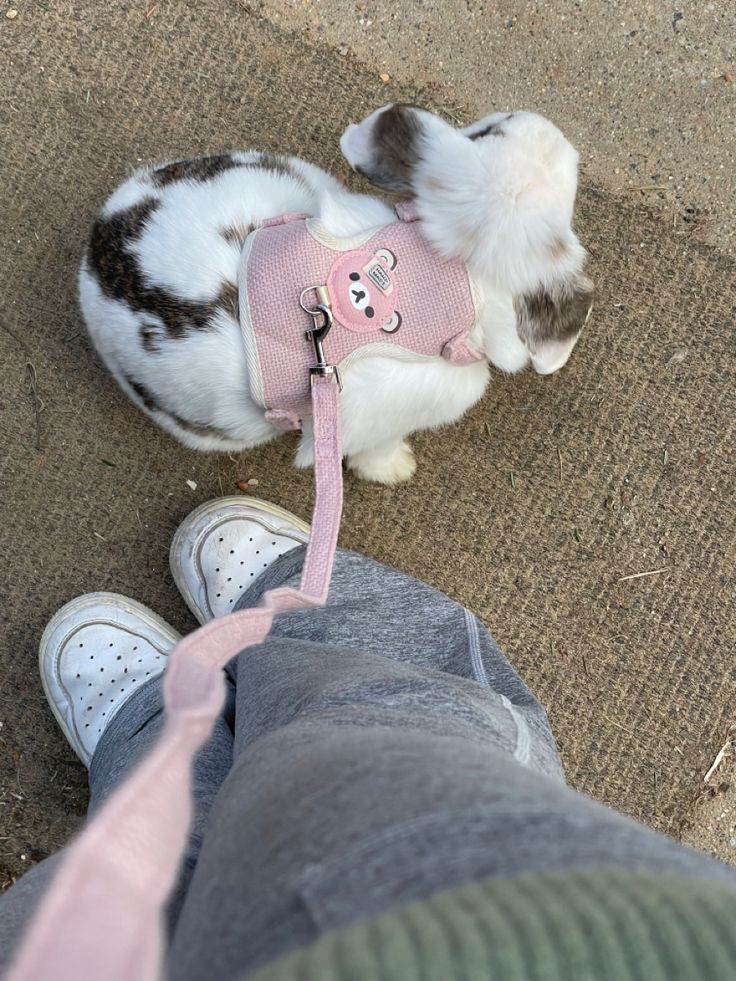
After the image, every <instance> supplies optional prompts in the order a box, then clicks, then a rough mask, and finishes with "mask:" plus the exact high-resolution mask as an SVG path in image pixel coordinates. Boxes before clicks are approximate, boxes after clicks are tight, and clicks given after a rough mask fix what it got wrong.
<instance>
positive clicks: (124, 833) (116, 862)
mask: <svg viewBox="0 0 736 981" xmlns="http://www.w3.org/2000/svg"><path fill="white" fill-rule="evenodd" d="M310 313H311V314H312V316H313V317H314V320H315V330H314V331H313V332H312V333H311V335H310V336H311V337H312V339H313V340H314V344H315V350H316V353H317V360H318V364H317V366H316V368H313V369H312V410H313V413H314V466H315V478H316V487H317V491H316V494H317V497H316V503H315V509H314V516H313V522H312V534H311V537H310V540H309V546H308V548H307V554H306V558H305V562H304V569H303V572H302V579H301V583H300V587H299V589H298V590H297V589H290V588H286V587H282V588H279V589H273V590H271V591H270V592H268V593H266V594H265V595H264V596H263V598H262V600H261V605H260V606H258V607H256V608H255V609H252V610H243V611H241V612H240V613H233V614H231V615H230V616H227V617H223V618H221V619H218V620H213V621H212V622H210V623H208V624H207V625H206V626H204V627H201V628H200V629H199V630H197V631H195V633H193V634H190V635H189V636H188V637H186V638H185V639H184V640H182V641H180V643H179V644H177V646H176V648H175V649H174V650H173V651H172V653H171V655H170V656H169V662H168V666H167V668H166V674H165V676H164V684H163V694H164V706H165V709H166V724H165V726H164V731H163V733H162V734H161V737H160V738H159V741H158V743H157V744H156V746H155V747H154V749H153V750H152V751H151V752H150V753H149V755H148V756H147V757H146V758H145V759H144V760H143V761H142V762H141V763H140V764H139V765H138V767H137V768H136V769H135V770H134V772H133V773H132V774H131V775H130V776H129V777H128V778H127V779H126V780H125V781H124V782H123V784H122V785H121V786H120V787H119V789H118V790H116V791H115V793H114V794H113V795H112V796H111V797H110V798H109V800H108V801H107V802H106V803H105V804H104V806H103V807H102V808H101V810H100V811H99V812H98V813H97V815H96V816H95V817H94V818H93V819H92V820H91V821H90V822H89V823H88V824H87V826H86V827H85V829H84V831H82V833H81V834H80V835H79V836H78V837H77V838H76V840H74V841H73V843H72V844H71V845H70V846H69V848H68V850H67V854H66V857H65V859H64V861H63V863H62V865H61V866H60V868H59V871H58V872H57V874H56V876H55V878H54V880H53V882H52V883H51V886H50V887H49V889H48V891H47V893H46V895H45V897H44V899H43V901H42V903H41V905H40V907H39V909H38V911H37V913H36V915H35V917H34V919H33V920H32V921H31V924H30V925H29V928H28V930H27V932H26V935H25V938H24V941H23V944H22V946H21V948H20V950H19V952H18V954H17V956H16V959H15V961H14V963H13V966H12V967H11V969H10V973H9V974H8V975H7V979H8V981H101V979H104V981H157V979H160V978H161V977H162V971H163V962H164V954H165V950H164V916H163V909H164V904H165V902H166V900H167V897H168V896H169V893H170V892H171V890H172V889H173V887H174V884H175V882H176V879H177V875H178V872H179V865H180V861H181V855H182V852H183V851H184V847H185V844H186V840H187V834H188V830H189V825H190V823H191V819H192V790H191V785H192V762H193V760H194V756H195V754H196V752H197V750H198V749H199V748H200V747H201V746H202V745H203V744H204V742H205V741H206V740H207V739H208V737H209V735H210V733H211V732H212V729H213V726H214V724H215V720H216V719H217V717H218V715H219V713H220V712H221V710H222V706H223V703H224V700H225V683H224V675H223V671H222V669H223V667H224V666H225V664H226V663H227V662H228V661H229V660H230V659H231V658H232V657H234V656H235V655H236V654H238V653H239V652H240V651H242V650H243V648H245V647H250V646H251V645H252V644H259V643H260V642H261V641H263V640H264V639H265V637H266V636H267V634H268V632H269V630H270V629H271V623H272V621H273V618H274V616H275V615H276V614H278V613H285V612H286V611H288V610H296V609H300V608H305V607H310V606H322V605H323V604H324V603H325V602H326V600H327V593H328V590H329V585H330V578H331V576H332V566H333V562H334V558H335V549H336V547H337V536H338V532H339V528H340V515H341V512H342V450H341V443H340V396H339V391H340V389H339V379H338V377H337V375H336V369H334V368H333V366H332V365H328V364H326V363H325V360H324V356H323V354H322V349H321V340H322V339H323V338H324V336H325V334H326V333H327V331H328V330H329V326H330V317H329V311H327V310H326V309H324V308H321V309H320V310H319V313H323V314H324V317H325V323H324V325H323V326H322V327H321V328H320V327H317V317H316V315H317V313H318V311H317V310H315V311H310ZM336 382H337V383H336Z"/></svg>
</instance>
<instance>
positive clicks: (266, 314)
mask: <svg viewBox="0 0 736 981" xmlns="http://www.w3.org/2000/svg"><path fill="white" fill-rule="evenodd" d="M310 286H314V287H323V288H324V290H326V300H327V302H328V305H329V307H330V309H331V312H332V316H333V325H332V328H331V330H330V332H329V334H328V336H327V337H326V339H325V342H324V349H325V355H326V358H327V361H328V362H329V363H330V364H336V365H338V367H339V368H340V371H341V374H342V376H343V378H346V376H347V375H348V374H349V369H350V366H351V365H352V364H354V363H355V362H356V360H358V359H359V358H362V357H365V356H366V355H370V354H381V355H382V356H388V357H395V358H402V359H406V358H410V359H412V360H417V359H421V358H436V357H440V356H442V357H444V358H446V359H447V360H449V361H451V362H453V363H454V364H470V363H471V362H474V361H481V360H483V359H484V355H483V354H482V353H481V352H479V351H476V350H474V349H473V347H472V345H471V344H470V343H469V341H468V336H469V334H470V331H471V329H472V328H473V325H474V322H475V304H474V302H473V295H472V292H471V289H470V283H469V280H468V274H467V271H466V269H465V267H464V266H463V265H462V264H461V263H459V262H445V261H444V260H442V259H441V258H439V257H438V256H437V255H436V254H435V253H434V252H433V251H432V249H431V247H430V246H429V244H428V243H427V242H426V241H425V239H424V238H423V237H422V235H421V232H420V225H419V223H418V222H414V221H407V220H401V221H396V222H393V223H392V224H390V225H385V226H383V227H382V228H378V229H372V230H371V231H369V232H367V233H365V234H363V235H362V236H356V237H354V238H351V239H345V238H335V237H334V236H331V235H330V234H329V233H328V232H327V231H326V230H325V229H323V228H322V227H321V226H320V224H319V222H318V221H317V220H316V219H312V218H307V219H305V218H304V216H302V215H285V216H283V217H281V218H275V219H272V220H271V221H268V222H266V223H265V224H264V225H263V226H262V227H260V228H258V229H256V230H255V231H254V232H252V233H251V235H250V236H249V237H248V239H247V240H246V243H245V247H244V249H243V258H242V263H241V268H240V277H239V287H240V289H239V293H240V321H241V327H242V331H243V340H244V343H245V350H246V355H247V358H248V372H249V378H250V387H251V395H252V396H253V399H254V401H256V402H257V403H258V404H259V405H262V406H263V407H264V408H265V409H266V410H268V415H269V417H270V418H271V419H273V420H274V421H276V422H277V423H279V424H281V425H283V426H284V428H297V427H298V423H299V420H300V419H302V418H303V417H304V416H305V415H308V414H309V412H310V411H311V410H310V401H309V366H310V364H312V363H313V360H312V357H313V350H312V348H311V345H309V344H305V343H304V330H305V329H306V327H305V314H304V311H303V310H302V309H301V307H300V305H299V296H300V294H301V292H302V290H304V289H306V288H308V287H310ZM324 290H323V294H322V295H324ZM313 302H316V301H313ZM306 326H307V327H308V326H309V324H308V318H307V320H306Z"/></svg>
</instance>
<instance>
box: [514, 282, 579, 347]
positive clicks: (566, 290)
mask: <svg viewBox="0 0 736 981" xmlns="http://www.w3.org/2000/svg"><path fill="white" fill-rule="evenodd" d="M592 303H593V284H592V282H591V281H590V280H589V279H588V277H587V276H584V275H582V274H578V275H577V276H576V277H574V278H573V279H569V280H565V281H563V282H561V283H556V284H555V285H554V286H553V287H551V289H549V290H541V289H540V290H537V292H535V293H528V294H526V295H525V296H520V297H516V298H515V299H514V309H515V310H516V330H517V332H518V334H519V337H520V338H521V339H522V341H524V343H525V344H526V345H527V346H528V347H529V349H530V350H532V351H534V350H535V349H536V347H537V345H539V344H544V343H545V342H546V341H553V340H554V341H563V340H566V339H568V338H570V337H575V336H576V335H577V334H579V333H580V331H581V330H582V328H583V324H584V323H585V318H586V317H587V316H588V311H589V310H590V308H591V305H592Z"/></svg>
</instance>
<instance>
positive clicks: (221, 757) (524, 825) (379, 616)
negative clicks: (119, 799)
mask: <svg viewBox="0 0 736 981" xmlns="http://www.w3.org/2000/svg"><path fill="white" fill-rule="evenodd" d="M303 555H304V553H303V550H302V549H297V550H295V551H294V552H290V553H288V554H287V555H285V556H283V557H282V558H281V559H279V560H278V561H277V562H276V563H275V564H274V565H273V566H272V567H271V568H270V569H269V570H268V571H267V572H266V573H265V574H264V575H263V576H262V577H261V578H260V579H259V580H258V581H257V582H256V583H255V584H254V585H253V587H252V588H251V589H250V590H249V591H248V592H247V593H246V594H245V595H244V596H243V598H242V600H241V601H240V604H239V605H240V606H241V607H247V606H252V605H254V604H255V603H256V602H257V601H258V599H259V597H260V595H261V594H262V593H263V592H264V591H265V590H266V589H269V588H271V587H272V586H275V585H281V584H288V585H297V583H298V577H299V571H300V568H301V564H302V561H303ZM228 679H229V696H228V701H227V704H226V708H225V711H224V712H223V715H222V717H221V719H220V720H219V722H218V725H217V727H216V729H215V732H214V734H213V737H212V739H211V740H210V742H209V743H208V744H207V746H205V747H204V749H203V750H202V752H201V753H200V755H199V757H198V759H197V763H196V767H195V793H196V805H197V811H196V820H195V824H194V828H193V830H192V834H191V838H190V841H189V846H188V851H187V856H186V861H185V865H184V870H183V872H182V876H181V882H180V885H179V888H178V890H177V892H176V895H175V896H174V897H173V899H172V903H171V911H170V913H171V947H170V954H169V974H170V977H171V978H172V979H174V981H190V979H191V981H201V979H202V978H218V979H219V981H227V979H234V978H236V977H242V976H243V975H244V974H245V973H246V972H247V971H249V970H250V969H252V968H255V967H256V966H259V965H262V964H263V963H265V962H267V961H269V960H271V959H273V958H275V957H277V956H278V955H280V954H282V953H284V952H286V951H287V950H290V949H292V948H294V947H296V946H299V945H303V944H306V943H308V942H309V941H311V940H313V939H314V938H315V937H317V936H318V935H319V934H320V933H322V932H323V931H325V930H329V929H331V928H335V927H341V926H343V925H345V924H347V923H349V922H350V921H352V920H354V919H356V918H358V917H363V916H367V915H370V914H374V913H378V912H381V911H383V910H385V909H388V908H389V907H392V906H395V905H398V904H401V903H404V902H407V901H410V900H414V899H420V898H423V897H426V896H428V895H429V894H430V893H432V892H434V891H436V890H438V889H442V888H445V887H449V886H452V885H456V884H460V883H464V882H468V881H471V880H475V879H481V878H485V877H487V876H513V875H517V874H519V873H522V872H529V871H546V870H553V869H560V868H570V867H572V866H576V867H581V866H584V867H591V866H613V867H616V868H618V869H621V868H626V867H628V868H637V867H638V868H648V869H654V870H660V871H662V872H672V873H678V874H680V875H688V876H693V877H698V878H708V879H712V880H724V881H729V882H731V883H732V884H734V885H736V873H734V872H733V871H732V870H729V869H727V868H725V867H724V866H721V865H719V864H718V863H716V862H713V861H711V860H709V859H707V858H705V857H704V856H701V855H699V854H697V853H696V852H694V851H690V850H688V849H686V848H683V847H682V846H680V845H678V844H677V843H675V842H674V841H671V840H669V839H667V838H665V837H663V836H661V835H657V834H655V833H654V832H652V831H650V830H648V829H646V828H644V827H643V826H642V825H639V824H637V823H636V822H634V821H632V820H630V819H628V818H625V817H623V816H622V815H619V814H617V813H615V812H614V811H611V810H609V809H608V808H606V807H604V806H602V805H600V804H597V803H595V802H593V801H592V800H589V799H588V798H586V797H583V796H581V795H580V794H577V793H575V792H574V791H572V790H570V789H569V788H568V787H566V786H565V784H564V780H563V776H562V771H561V768H560V763H559V760H558V757H557V751H556V749H555V745H554V740H553V738H552V734H551V732H550V729H549V726H548V723H547V719H546V716H545V714H544V712H543V710H542V708H541V707H540V705H539V704H538V702H537V701H536V699H535V698H534V697H533V695H532V694H531V692H530V691H529V690H528V688H526V686H525V685H524V684H523V683H522V681H521V680H520V678H519V677H518V675H517V674H516V672H515V671H514V670H513V668H512V667H511V666H510V665H509V663H508V661H507V660H506V658H505V657H504V655H503V654H502V653H501V651H500V650H499V648H498V647H497V646H496V644H495V642H494V641H493V639H492V638H491V637H490V636H489V635H488V633H487V632H486V630H485V629H484V628H483V627H482V626H481V625H480V624H479V623H478V621H477V620H476V619H475V617H474V616H473V615H472V614H471V613H469V612H468V611H467V610H464V609H462V607H460V606H457V605H456V604H455V603H452V602H451V601H450V600H448V599H447V598H446V597H444V596H442V595H440V594H439V593H437V592H436V591H435V590H433V589H431V588H430V587H428V586H425V585H423V584H422V583H420V582H417V581H416V580H414V579H411V578H410V577H408V576H405V575H403V574H402V573H399V572H396V571H394V570H392V569H387V568H385V567H384V566H381V565H378V564H377V563H375V562H372V561H370V560H368V559H365V558H362V557H360V556H357V555H353V554H351V553H346V552H341V553H339V555H338V557H337V562H336V566H335V574H334V578H333V582H332V588H331V592H330V599H329V603H328V605H327V606H326V607H325V608H323V609H318V610H305V611H301V612H297V613H290V614H288V615H285V616H281V617H279V618H278V619H277V621H276V623H275V624H274V629H273V632H272V634H271V635H270V636H269V638H268V640H267V641H266V643H264V644H262V645H260V646H258V647H253V648H250V649H248V650H246V651H244V652H243V653H242V654H241V655H240V656H239V657H238V658H236V659H235V660H234V661H233V662H231V665H230V666H229V669H228ZM161 724H162V713H161V698H160V682H159V680H155V681H153V682H151V683H149V684H148V685H146V686H145V687H143V688H141V689H140V691H139V692H138V693H137V694H136V695H135V696H134V697H133V698H131V699H130V700H129V701H128V702H127V703H126V704H125V706H124V707H123V709H121V711H120V712H119V713H118V715H117V716H116V717H115V718H114V720H113V721H112V722H111V723H110V725H109V727H108V728H107V730H106V731H105V733H104V735H103V737H102V740H101V742H100V745H99V747H98V749H97V752H96V753H95V756H94V759H93V760H92V765H91V768H90V789H91V804H90V810H91V811H94V809H95V808H96V807H98V806H99V804H100V802H101V801H102V800H104V799H105V797H106V796H107V795H108V794H109V793H110V791H111V790H113V789H114V787H115V786H116V784H117V783H118V781H119V780H120V778H121V777H122V775H123V774H124V773H125V772H126V770H127V769H128V768H129V767H130V765H131V763H133V762H134V761H135V760H136V759H137V758H138V757H139V756H140V755H141V753H143V752H144V751H145V750H146V749H147V748H148V747H149V746H150V744H151V743H152V741H153V740H154V739H155V738H156V736H157V734H158V732H159V731H160V728H161ZM57 861H58V856H54V857H53V858H50V859H47V860H46V861H45V862H42V863H41V864H40V865H38V866H36V867H35V868H34V869H32V870H31V871H30V872H29V873H28V874H27V875H26V876H25V877H24V878H23V879H22V880H21V881H20V882H18V883H17V884H16V885H15V886H14V887H13V888H12V889H10V890H9V891H8V892H7V893H6V894H5V895H4V896H2V897H0V965H1V964H2V962H3V958H5V957H7V955H8V954H9V952H10V950H11V949H12V947H13V946H14V944H15V942H16V941H17V938H18V936H19V934H20V932H21V930H22V925H23V923H24V922H25V921H26V919H27V917H28V916H29V911H30V910H31V909H32V908H33V906H34V905H35V903H36V902H37V900H38V898H39V896H40V895H41V893H42V891H43V889H44V887H45V885H46V883H47V882H48V880H49V877H50V875H51V874H52V872H53V869H54V867H55V866H56V864H57Z"/></svg>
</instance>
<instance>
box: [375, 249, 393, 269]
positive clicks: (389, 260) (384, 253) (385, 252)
mask: <svg viewBox="0 0 736 981" xmlns="http://www.w3.org/2000/svg"><path fill="white" fill-rule="evenodd" d="M376 258H377V259H383V261H384V262H385V263H386V265H387V266H388V268H389V269H395V268H396V256H395V255H394V254H393V252H392V251H391V249H379V250H378V252H376Z"/></svg>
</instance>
